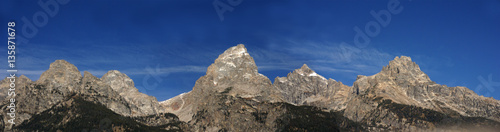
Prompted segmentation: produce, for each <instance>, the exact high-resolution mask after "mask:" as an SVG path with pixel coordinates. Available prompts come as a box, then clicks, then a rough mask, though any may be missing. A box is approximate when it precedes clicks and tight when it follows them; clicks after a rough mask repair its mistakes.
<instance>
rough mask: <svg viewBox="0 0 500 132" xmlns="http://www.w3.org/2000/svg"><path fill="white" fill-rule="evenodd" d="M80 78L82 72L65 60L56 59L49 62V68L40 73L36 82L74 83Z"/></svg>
mask: <svg viewBox="0 0 500 132" xmlns="http://www.w3.org/2000/svg"><path fill="white" fill-rule="evenodd" d="M81 78H82V74H81V73H80V71H78V68H76V66H75V65H73V64H71V63H69V62H67V61H65V60H56V61H54V62H53V63H51V64H50V68H49V69H48V70H47V71H45V72H43V73H42V75H40V79H39V80H38V81H37V82H38V83H45V84H60V85H67V84H70V83H76V82H78V80H80V79H81Z"/></svg>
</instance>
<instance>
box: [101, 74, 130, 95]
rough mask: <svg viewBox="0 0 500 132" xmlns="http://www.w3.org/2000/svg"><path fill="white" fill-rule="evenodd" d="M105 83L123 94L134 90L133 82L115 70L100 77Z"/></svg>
mask: <svg viewBox="0 0 500 132" xmlns="http://www.w3.org/2000/svg"><path fill="white" fill-rule="evenodd" d="M101 80H103V81H104V82H105V83H107V84H109V85H110V86H111V88H113V90H115V91H117V92H124V91H129V90H136V91H137V89H136V88H135V87H134V81H132V79H130V77H128V76H127V75H125V74H123V73H121V72H120V71H117V70H110V71H108V72H107V73H106V74H104V75H103V76H102V77H101Z"/></svg>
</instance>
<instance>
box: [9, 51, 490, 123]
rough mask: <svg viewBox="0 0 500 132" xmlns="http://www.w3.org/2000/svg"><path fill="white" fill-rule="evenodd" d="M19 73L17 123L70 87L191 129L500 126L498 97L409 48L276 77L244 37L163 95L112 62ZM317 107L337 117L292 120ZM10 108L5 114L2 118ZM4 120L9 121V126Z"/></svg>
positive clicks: (123, 110) (124, 110) (138, 115)
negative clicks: (370, 61) (382, 58)
mask: <svg viewBox="0 0 500 132" xmlns="http://www.w3.org/2000/svg"><path fill="white" fill-rule="evenodd" d="M18 78H20V80H21V81H20V82H19V83H20V84H17V85H18V86H21V87H20V88H19V89H18V90H19V93H23V94H22V95H21V94H19V93H18V94H17V95H16V98H20V99H21V100H23V101H21V102H19V104H18V105H19V106H18V109H19V112H21V114H20V115H19V118H20V119H21V120H19V121H18V123H19V124H21V122H31V124H37V122H39V121H40V120H39V118H37V119H33V118H31V117H35V116H36V117H38V116H43V115H40V114H41V113H44V112H45V113H46V111H54V110H55V109H54V108H52V106H55V105H63V106H64V104H63V103H64V102H67V100H66V99H67V98H68V97H71V96H75V95H77V96H78V97H79V98H81V99H82V100H84V101H88V102H89V103H95V104H101V105H103V106H105V107H106V108H107V109H109V110H111V111H112V112H115V113H116V114H118V115H119V116H124V117H134V119H137V120H136V121H137V122H140V123H142V124H144V125H146V126H162V125H167V124H166V123H168V122H171V121H170V120H173V121H174V122H175V121H176V120H177V118H178V121H180V122H184V123H186V124H185V125H183V127H182V129H183V130H184V129H186V130H185V131H221V130H222V131H251V130H253V129H256V128H265V129H264V130H266V131H285V130H324V129H328V128H327V126H321V125H320V126H317V125H318V124H323V125H326V124H330V125H332V126H335V128H332V129H335V130H353V129H354V130H359V129H364V130H373V131H387V130H389V131H418V130H436V129H438V128H441V127H443V126H446V125H450V124H444V125H443V124H439V122H442V121H448V120H449V121H451V122H461V123H464V121H474V122H475V123H476V124H478V125H479V126H488V127H493V128H498V127H499V126H500V125H499V124H500V123H499V122H500V101H498V100H495V99H492V98H486V97H482V96H479V95H477V94H476V93H474V92H473V91H472V90H470V89H468V88H466V87H460V86H458V87H448V86H446V85H440V84H436V83H435V82H433V81H432V80H431V79H430V78H429V76H428V75H427V74H425V73H424V72H423V71H421V70H420V67H419V66H418V65H417V64H416V63H415V62H413V61H412V60H411V58H410V57H407V56H397V57H395V58H394V60H392V61H390V62H389V64H388V65H387V66H384V67H383V68H381V71H380V72H379V73H376V74H374V75H371V76H364V75H359V76H358V77H357V79H356V81H354V82H353V85H352V86H348V85H345V84H343V83H342V82H340V81H337V80H334V79H331V78H329V79H327V78H325V77H323V76H322V75H319V74H318V73H316V72H315V71H314V70H313V69H311V68H309V66H307V64H303V65H302V67H300V68H298V69H295V70H293V71H291V72H290V73H288V75H287V76H284V77H276V78H275V79H274V83H273V82H271V80H270V79H269V78H268V77H267V76H265V75H263V74H261V73H259V71H258V68H257V65H256V63H255V61H254V60H253V58H252V57H251V56H250V54H249V53H248V51H247V49H246V48H245V46H244V45H243V44H238V45H236V46H234V47H231V48H229V49H227V50H226V51H224V53H222V54H221V55H219V57H218V58H217V59H215V61H214V63H213V64H211V65H210V66H209V67H208V68H207V72H206V75H204V76H201V77H200V78H199V79H198V80H197V81H196V82H195V85H194V87H193V89H192V90H191V91H189V92H186V93H182V94H180V95H177V96H175V97H172V98H170V99H168V100H165V101H161V102H159V101H157V99H156V98H155V97H153V96H149V95H146V94H143V93H140V92H139V91H138V90H137V88H135V86H134V82H133V80H131V79H130V78H129V77H128V76H127V75H126V74H124V73H121V72H119V71H116V70H110V71H108V72H107V73H106V74H105V75H103V76H102V77H101V78H97V77H95V76H93V75H92V74H91V73H90V72H87V71H84V72H83V76H82V75H81V73H80V71H79V70H78V68H77V67H76V66H74V65H73V64H71V63H69V62H67V61H64V60H56V61H54V62H53V63H51V65H50V67H49V69H48V70H47V71H45V72H44V73H43V74H42V75H41V76H40V79H39V80H37V81H34V82H33V81H31V80H29V78H27V77H25V76H20V77H18ZM7 82H8V81H7V80H6V79H4V80H3V81H1V84H0V86H1V89H2V90H5V87H7V86H8V85H6V83H7ZM0 96H1V95H0ZM18 96H19V97H18ZM3 97H4V96H3ZM35 100H36V101H35ZM39 101H41V102H39ZM5 104H6V101H5V100H3V103H2V105H0V107H1V108H5V107H6V105H5ZM71 108H72V107H71ZM399 109H401V110H405V111H398V110H399ZM56 110H57V109H56ZM408 110H409V111H408ZM412 111H419V112H421V113H415V112H412ZM165 113H173V114H175V117H173V118H170V117H168V119H165V116H159V115H163V114H165ZM311 113H316V114H319V115H322V116H320V117H316V116H315V114H313V115H311V116H315V117H314V118H318V120H331V119H339V120H340V121H339V122H329V123H326V124H325V123H321V122H317V123H312V124H308V125H303V124H300V123H299V124H297V123H294V122H295V121H298V120H310V119H307V117H303V116H301V114H305V115H310V114H311ZM419 114H422V115H419ZM61 116H67V117H75V115H61ZM110 116H113V115H110ZM144 116H152V117H144ZM380 117H384V118H380ZM6 118H7V117H6V116H2V119H3V124H4V125H5V124H6ZM75 119H76V118H75ZM70 121H71V120H70ZM310 122H314V120H310ZM304 123H306V124H307V122H304ZM55 124H57V123H55ZM132 124H134V123H132ZM181 124H182V123H181ZM315 124H316V125H315ZM451 124H452V125H454V124H453V123H451ZM186 125H188V126H190V127H192V129H188V128H189V127H187V126H186ZM124 127H126V128H132V127H129V126H126V125H125V126H124ZM458 127H459V128H460V126H458ZM2 128H3V127H2ZM4 129H7V130H10V129H11V128H10V127H9V126H5V128H4ZM162 129H170V128H162ZM179 129H181V128H178V127H176V128H175V129H173V130H179ZM474 129H475V128H474Z"/></svg>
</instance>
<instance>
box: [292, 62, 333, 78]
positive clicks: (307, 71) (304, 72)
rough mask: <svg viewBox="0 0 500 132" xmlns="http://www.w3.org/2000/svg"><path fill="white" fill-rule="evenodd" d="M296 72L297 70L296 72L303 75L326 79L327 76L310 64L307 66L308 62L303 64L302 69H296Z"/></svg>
mask: <svg viewBox="0 0 500 132" xmlns="http://www.w3.org/2000/svg"><path fill="white" fill-rule="evenodd" d="M294 72H296V73H298V74H300V75H302V76H311V77H319V78H321V79H324V80H326V78H325V77H323V76H321V75H319V74H318V73H316V72H315V71H314V70H312V69H311V68H309V66H307V64H304V65H302V67H300V69H296V70H294Z"/></svg>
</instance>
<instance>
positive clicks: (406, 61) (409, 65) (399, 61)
mask: <svg viewBox="0 0 500 132" xmlns="http://www.w3.org/2000/svg"><path fill="white" fill-rule="evenodd" d="M381 73H383V74H386V75H388V76H390V77H394V78H402V77H403V78H408V77H410V78H413V79H415V80H416V81H418V82H431V80H430V78H429V77H428V76H427V74H425V73H424V72H422V71H421V70H420V67H419V66H418V65H417V64H416V63H415V62H413V61H412V60H411V58H410V57H407V56H401V57H398V56H396V57H395V58H394V60H392V61H390V62H389V65H387V66H384V68H382V71H381ZM405 80H409V79H405Z"/></svg>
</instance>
